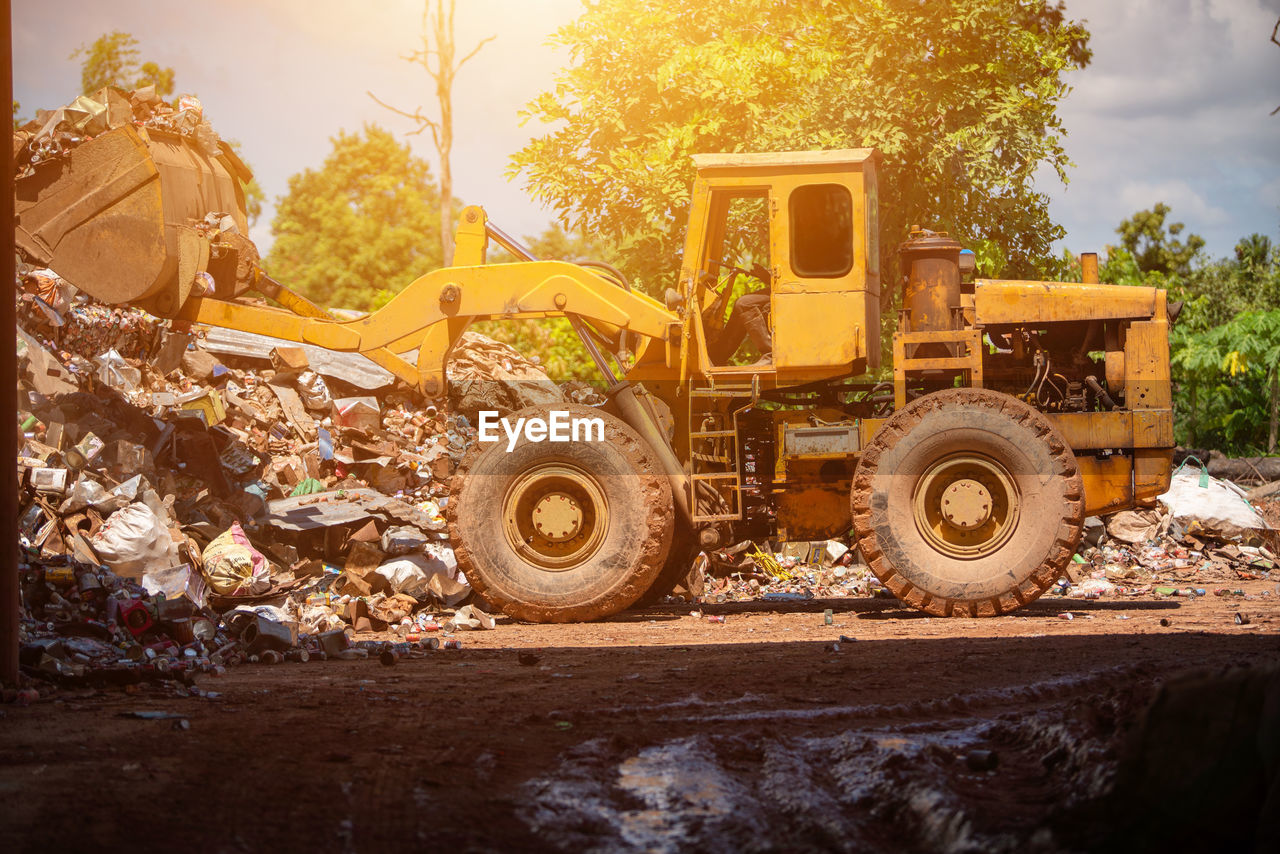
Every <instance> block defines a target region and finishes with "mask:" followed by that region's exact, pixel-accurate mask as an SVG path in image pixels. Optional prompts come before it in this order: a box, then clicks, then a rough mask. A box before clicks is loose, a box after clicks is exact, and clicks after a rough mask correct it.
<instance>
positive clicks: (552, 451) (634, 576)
mask: <svg viewBox="0 0 1280 854" xmlns="http://www.w3.org/2000/svg"><path fill="white" fill-rule="evenodd" d="M557 409H558V410H559V409H564V410H567V411H568V413H569V417H570V418H599V419H601V420H602V421H603V422H604V441H571V442H548V441H543V442H531V441H529V440H528V439H527V438H525V436H524V435H523V434H522V435H521V437H520V439H519V440H518V441H517V443H516V444H515V446H514V447H513V448H512V449H511V452H510V453H508V452H507V447H506V439H505V438H503V439H502V440H500V441H498V442H494V443H485V444H483V445H482V444H477V445H476V446H475V447H473V448H472V449H471V450H470V451H469V452H468V454H467V456H466V457H465V458H464V459H463V461H462V463H461V465H460V466H459V467H458V471H457V472H456V473H455V475H454V477H453V481H452V483H451V486H450V499H449V504H448V511H447V514H446V515H447V518H448V521H449V532H450V536H451V538H452V541H453V545H454V552H455V554H456V556H457V558H458V566H459V567H460V568H461V569H462V571H463V572H464V573H465V574H466V577H467V580H468V581H469V582H470V584H471V586H472V588H473V589H474V590H475V591H476V592H477V593H478V594H480V596H481V597H482V598H484V599H485V601H486V602H488V603H489V604H490V605H492V606H493V607H494V608H496V609H498V610H500V611H502V612H503V613H505V614H508V615H509V616H512V617H515V618H516V619H519V620H525V621H528V622H535V623H564V622H575V621H584V620H595V619H599V618H601V617H607V616H609V615H611V614H615V613H617V612H619V611H621V610H623V609H624V608H626V607H628V606H629V605H631V604H632V603H633V602H635V601H636V600H637V599H638V598H640V596H641V594H643V593H644V592H645V591H646V590H647V589H649V587H651V586H652V584H653V582H654V580H655V578H656V577H657V575H658V572H659V571H660V570H661V569H662V566H663V563H664V562H665V560H666V558H667V552H668V549H669V548H670V545H671V537H672V531H673V524H674V517H673V512H672V511H673V504H672V499H671V488H670V486H669V485H668V482H667V479H666V478H665V477H663V476H661V475H660V474H658V473H657V466H656V462H655V460H654V458H653V453H652V451H651V450H650V449H649V447H648V445H647V444H646V443H645V442H644V440H643V439H641V438H640V436H639V435H637V434H636V433H635V431H633V430H632V429H631V428H630V427H628V426H627V425H626V424H624V423H622V422H621V421H619V420H618V419H617V418H614V417H613V416H610V415H608V414H607V413H604V412H601V411H600V410H597V409H592V408H590V407H586V406H574V405H565V406H560V407H557ZM546 414H547V409H546V408H544V407H530V408H527V409H522V410H520V411H519V412H515V413H513V414H511V415H509V416H507V418H508V419H509V421H510V422H511V423H512V424H515V423H517V422H516V419H518V418H531V417H545V416H546Z"/></svg>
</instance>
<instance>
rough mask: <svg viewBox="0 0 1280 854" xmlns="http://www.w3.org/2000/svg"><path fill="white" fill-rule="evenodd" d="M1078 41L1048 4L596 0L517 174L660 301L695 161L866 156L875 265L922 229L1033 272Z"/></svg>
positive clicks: (570, 41)
mask: <svg viewBox="0 0 1280 854" xmlns="http://www.w3.org/2000/svg"><path fill="white" fill-rule="evenodd" d="M1088 38H1089V36H1088V33H1087V32H1086V31H1085V29H1084V27H1083V25H1082V24H1080V23H1078V22H1074V21H1071V20H1069V19H1067V17H1066V15H1065V12H1064V9H1063V5H1062V4H1061V3H1057V4H1053V3H1048V4H1046V3H1045V2H1044V0H994V2H993V0H937V2H929V3H921V2H920V0H881V2H877V3H857V4H851V3H847V2H836V0H803V1H802V2H796V3H789V4H779V3H777V2H774V0H722V2H720V3H716V4H710V5H708V4H703V3H694V2H692V0H639V2H637V0H597V2H594V3H591V4H589V5H588V7H587V10H586V11H585V13H584V14H583V15H582V16H581V17H580V18H579V19H578V20H577V21H575V22H574V23H572V24H569V25H568V26H566V27H564V28H562V29H561V30H560V31H559V32H558V33H557V34H556V35H555V36H554V37H553V41H554V42H556V43H559V44H561V45H564V46H565V47H567V48H568V50H569V53H570V57H571V61H570V64H569V66H568V67H566V68H565V69H563V70H562V71H561V72H560V74H559V76H558V78H557V82H556V86H555V88H554V89H552V90H550V91H547V92H543V93H542V94H541V95H539V96H538V97H537V98H536V99H535V100H534V101H532V102H531V103H530V104H529V105H528V107H527V111H526V116H527V118H532V119H536V120H538V121H541V122H546V123H549V124H551V125H553V128H552V129H550V130H549V131H548V132H547V133H545V134H543V135H541V136H538V137H536V138H535V139H533V140H532V141H531V142H530V143H529V144H528V145H527V146H525V148H523V149H522V150H520V151H519V152H517V153H516V154H515V155H514V156H513V158H512V167H511V173H512V174H513V175H517V176H522V177H523V178H524V180H525V181H526V183H527V186H528V188H529V189H530V190H531V192H532V193H533V194H534V195H535V196H536V197H537V198H539V199H541V200H543V201H545V202H547V203H549V204H550V205H551V207H552V208H553V209H554V210H555V211H556V213H557V215H558V216H559V218H560V220H561V221H562V222H564V223H565V224H566V225H567V226H568V227H569V228H570V230H573V231H587V232H590V233H592V234H597V235H600V236H602V237H605V238H608V239H610V240H613V241H615V242H617V243H618V244H619V245H621V246H622V247H623V248H624V250H625V251H626V254H627V258H628V267H629V269H630V272H632V273H634V274H639V275H641V276H645V277H650V279H651V280H650V281H649V282H648V284H649V286H650V287H651V288H656V287H659V286H661V285H665V284H667V282H665V281H661V282H657V281H653V280H652V277H656V276H661V275H663V274H666V273H668V272H670V270H671V269H672V268H673V259H674V258H675V257H676V256H677V255H678V253H679V250H680V242H681V239H682V230H683V228H684V226H685V223H686V219H685V210H686V207H687V204H688V202H689V192H690V188H691V184H692V179H693V166H692V163H691V161H690V158H689V155H690V154H693V153H698V152H717V151H725V152H741V151H782V150H804V149H831V148H845V147H873V148H876V149H878V150H879V151H880V153H881V155H882V157H883V161H882V165H881V182H880V206H881V223H882V234H883V239H882V241H881V246H882V247H883V251H885V252H891V251H892V248H893V247H894V246H895V245H896V243H897V240H898V238H899V237H903V238H905V236H906V231H907V228H908V226H909V225H910V224H912V223H919V224H921V225H926V226H931V227H934V228H941V229H947V230H949V231H951V232H952V233H955V234H957V235H959V236H960V237H961V238H963V239H964V240H966V241H967V242H969V243H970V244H974V243H977V244H984V243H987V244H991V245H993V246H998V247H999V248H1000V250H1001V251H1000V253H999V255H998V257H999V263H1000V264H1001V266H1003V268H1004V269H1003V270H988V271H986V272H989V273H1000V272H1003V273H1004V274H1006V275H1010V274H1012V275H1021V274H1030V273H1033V272H1036V271H1037V270H1041V269H1044V267H1045V266H1046V265H1049V264H1052V263H1054V262H1053V260H1052V259H1050V257H1049V247H1050V244H1051V243H1052V241H1054V240H1055V239H1058V238H1060V237H1061V236H1062V233H1063V232H1062V229H1061V228H1060V227H1059V226H1057V225H1056V224H1054V223H1053V222H1052V221H1051V220H1050V218H1049V213H1048V199H1047V197H1046V196H1045V195H1044V194H1043V193H1041V192H1038V191H1037V190H1036V187H1035V184H1034V180H1033V176H1034V174H1035V172H1036V170H1037V169H1038V168H1040V167H1041V166H1045V165H1047V166H1048V167H1049V168H1050V169H1052V170H1053V171H1054V172H1056V173H1057V175H1058V177H1059V178H1060V179H1061V180H1063V181H1065V180H1066V173H1065V170H1066V167H1067V166H1068V165H1069V161H1068V159H1067V156H1066V152H1065V150H1064V148H1063V139H1062V137H1063V130H1062V127H1061V123H1060V120H1059V118H1058V116H1057V114H1056V108H1057V104H1058V101H1059V100H1060V99H1061V98H1062V97H1063V96H1064V95H1065V94H1066V92H1067V91H1068V86H1067V84H1066V83H1065V81H1064V76H1065V74H1066V73H1067V72H1068V71H1070V70H1071V69H1075V68H1082V67H1084V66H1085V65H1086V64H1087V63H1088V62H1089V59H1090V52H1089V50H1088V47H1087V43H1088ZM987 255H988V256H989V257H997V256H995V254H994V253H987Z"/></svg>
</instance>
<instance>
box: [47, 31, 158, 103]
mask: <svg viewBox="0 0 1280 854" xmlns="http://www.w3.org/2000/svg"><path fill="white" fill-rule="evenodd" d="M138 55H139V51H138V40H137V39H135V38H134V37H133V36H131V35H129V34H128V33H125V32H121V31H120V30H116V31H114V32H111V33H107V34H106V35H102V36H99V37H98V38H97V39H96V40H95V41H94V42H93V43H92V44H88V45H80V47H78V48H76V50H75V52H73V53H72V54H71V56H70V58H71V59H73V60H77V59H78V60H80V89H81V91H83V92H84V94H86V95H91V94H93V93H94V92H97V91H98V90H99V89H101V88H102V87H103V86H119V87H120V88H122V89H141V88H142V87H143V86H148V85H154V86H155V87H156V94H157V95H159V96H160V97H161V98H164V97H167V96H169V95H172V94H173V69H172V68H162V67H161V66H160V65H159V64H158V63H155V62H150V61H148V62H144V63H141V64H139V63H138Z"/></svg>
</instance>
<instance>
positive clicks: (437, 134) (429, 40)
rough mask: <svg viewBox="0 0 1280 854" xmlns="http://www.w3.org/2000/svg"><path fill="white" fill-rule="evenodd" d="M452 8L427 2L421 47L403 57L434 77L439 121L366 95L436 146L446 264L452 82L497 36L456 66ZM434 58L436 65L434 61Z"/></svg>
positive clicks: (448, 253)
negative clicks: (411, 124)
mask: <svg viewBox="0 0 1280 854" xmlns="http://www.w3.org/2000/svg"><path fill="white" fill-rule="evenodd" d="M453 6H454V0H449V5H448V8H447V9H446V8H445V6H444V2H443V0H436V8H435V14H434V15H432V14H431V0H424V2H423V5H422V47H421V48H420V49H419V50H415V51H413V53H410V54H408V55H407V56H404V57H402V58H403V59H404V60H406V61H407V62H412V63H414V64H415V65H421V66H422V67H423V68H424V69H425V70H426V72H427V74H428V75H429V76H430V77H431V80H432V82H434V83H435V87H436V102H437V103H438V104H439V107H440V119H439V121H437V120H435V119H432V118H431V117H429V116H428V115H427V114H426V113H425V112H423V109H422V107H417V108H415V109H414V111H413V112H411V113H410V112H406V111H405V110H401V109H399V108H397V107H393V106H391V105H390V104H388V103H386V102H384V101H382V100H381V99H380V98H378V96H377V95H374V94H373V93H372V92H366V94H367V95H368V96H369V97H370V98H373V100H375V101H377V102H378V103H379V104H381V105H382V106H384V107H386V108H387V109H388V110H391V111H392V112H393V113H397V114H398V115H401V116H405V117H406V118H410V119H413V120H414V121H415V122H417V123H418V128H417V130H414V131H410V134H419V133H422V132H423V131H424V130H430V131H431V141H432V142H433V143H434V144H435V148H436V154H437V155H438V156H439V158H440V245H441V246H442V247H444V262H445V264H451V263H453V227H454V215H453V167H452V165H451V164H450V162H449V158H450V154H451V152H452V151H453V80H454V77H456V76H457V74H458V71H459V69H461V68H462V66H463V65H465V64H466V63H467V60H469V59H471V57H473V56H475V55H476V54H477V53H478V52H479V51H480V48H482V47H484V46H485V44H487V43H488V42H491V41H493V40H494V39H495V38H496V36H489V37H488V38H486V39H481V40H480V43H479V44H477V45H476V46H475V47H473V48H472V49H471V52H470V53H468V54H467V55H466V56H464V57H462V59H460V60H458V61H457V62H456V63H455V62H454V61H453V58H454V56H455V45H454V41H453ZM433 59H434V63H435V64H434V66H433V65H432V61H433Z"/></svg>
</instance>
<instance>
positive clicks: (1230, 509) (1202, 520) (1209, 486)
mask: <svg viewBox="0 0 1280 854" xmlns="http://www.w3.org/2000/svg"><path fill="white" fill-rule="evenodd" d="M1184 465H1185V464H1184ZM1156 500H1157V501H1159V502H1160V503H1161V504H1163V505H1164V506H1165V507H1167V508H1169V515H1170V516H1171V517H1172V520H1173V523H1174V524H1175V525H1177V526H1179V527H1180V528H1181V529H1182V530H1184V531H1185V532H1186V533H1188V534H1192V535H1194V536H1207V537H1214V538H1216V539H1220V540H1246V541H1247V540H1250V539H1254V538H1259V537H1261V535H1262V532H1263V531H1265V530H1267V529H1268V528H1269V527H1270V526H1268V525H1267V521H1266V519H1263V518H1262V514H1261V513H1259V512H1258V511H1257V510H1255V509H1254V508H1253V505H1252V504H1250V503H1249V501H1248V500H1247V499H1246V498H1245V497H1244V490H1242V489H1241V488H1240V487H1238V486H1236V485H1235V484H1233V483H1228V482H1227V481H1225V480H1218V479H1217V478H1215V477H1210V476H1209V475H1208V473H1206V472H1202V471H1198V470H1195V469H1187V470H1183V469H1182V468H1179V470H1178V471H1177V473H1175V474H1174V476H1173V480H1172V481H1171V482H1170V484H1169V491H1168V492H1166V493H1164V494H1163V495H1161V496H1159V497H1157V499H1156Z"/></svg>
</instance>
